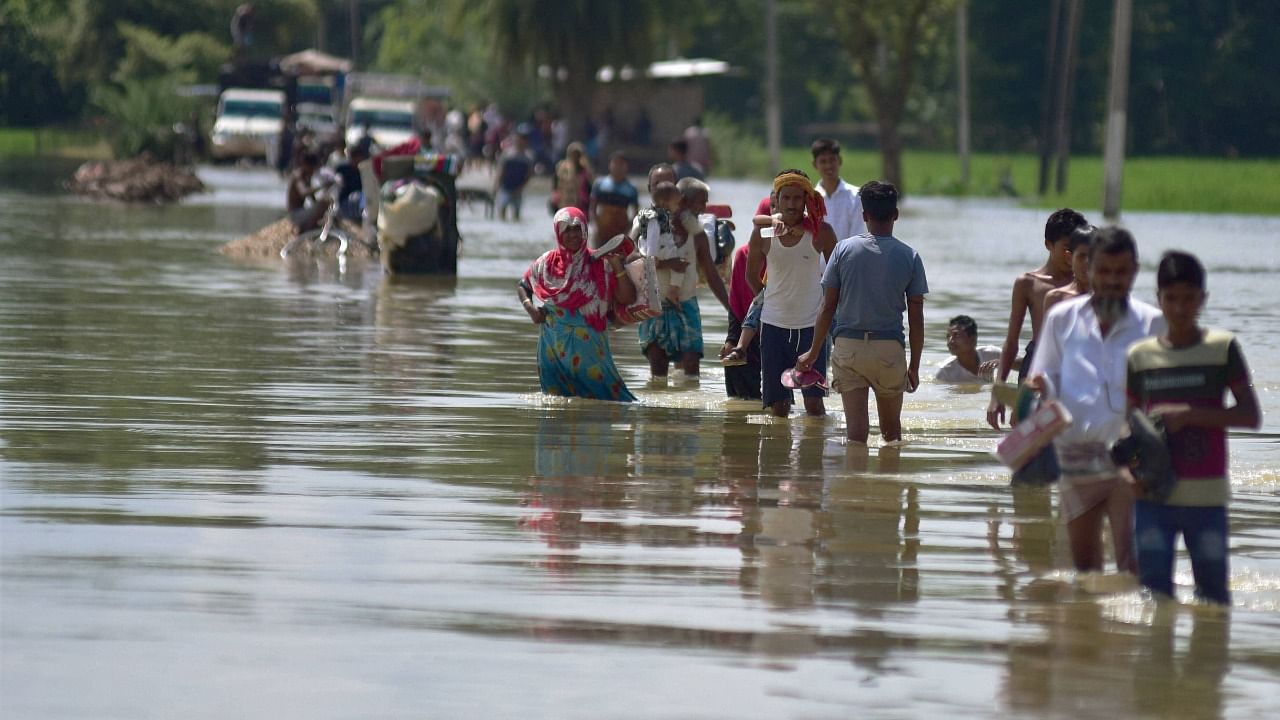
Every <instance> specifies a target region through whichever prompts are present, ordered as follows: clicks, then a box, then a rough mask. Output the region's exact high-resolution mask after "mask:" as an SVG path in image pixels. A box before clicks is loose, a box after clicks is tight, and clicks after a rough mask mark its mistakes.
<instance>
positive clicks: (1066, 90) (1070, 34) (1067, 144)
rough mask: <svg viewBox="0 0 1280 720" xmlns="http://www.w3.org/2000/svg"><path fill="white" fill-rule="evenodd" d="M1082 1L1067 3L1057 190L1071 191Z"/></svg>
mask: <svg viewBox="0 0 1280 720" xmlns="http://www.w3.org/2000/svg"><path fill="white" fill-rule="evenodd" d="M1082 4H1083V2H1082V0H1067V35H1066V37H1065V38H1064V39H1063V41H1062V44H1063V48H1062V55H1063V58H1062V67H1061V68H1060V70H1061V72H1060V74H1059V75H1058V102H1057V106H1058V122H1057V130H1058V137H1057V138H1056V142H1057V146H1058V152H1057V155H1058V177H1057V183H1056V184H1055V189H1056V190H1057V192H1058V193H1059V194H1061V193H1064V192H1066V190H1067V163H1068V162H1069V161H1070V160H1071V108H1072V106H1073V103H1072V97H1071V96H1072V94H1073V91H1074V89H1075V84H1076V83H1075V76H1076V49H1077V46H1078V45H1079V44H1080V41H1079V37H1080V6H1081V5H1082Z"/></svg>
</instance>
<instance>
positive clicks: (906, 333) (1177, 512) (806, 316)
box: [518, 140, 1261, 604]
mask: <svg viewBox="0 0 1280 720" xmlns="http://www.w3.org/2000/svg"><path fill="white" fill-rule="evenodd" d="M812 154H813V158H814V167H815V168H816V169H817V170H818V174H819V182H818V183H816V184H815V183H813V182H812V181H811V180H810V179H809V176H808V175H807V173H805V172H803V171H801V170H797V169H791V170H784V171H783V172H781V173H779V174H778V175H777V177H776V178H775V179H774V183H773V188H772V192H771V194H770V196H769V197H768V198H766V199H764V200H762V201H761V203H760V207H759V209H758V211H757V216H756V217H755V218H754V221H753V230H752V233H751V238H750V240H749V242H748V243H747V245H746V246H744V247H742V248H740V249H739V250H738V251H737V253H735V256H734V258H733V267H732V271H731V280H730V287H729V289H728V291H727V292H726V290H725V288H724V287H723V284H722V283H721V282H720V277H719V275H718V274H717V273H716V272H715V268H714V265H713V264H712V263H711V260H710V252H709V247H708V244H707V238H706V234H705V233H703V232H701V231H700V230H699V229H698V228H697V227H696V226H693V225H690V226H688V227H685V226H684V223H683V222H681V221H679V220H670V219H669V220H668V224H667V225H665V226H664V225H663V224H662V223H661V222H657V223H656V224H654V225H652V227H654V228H656V231H657V233H658V234H659V235H661V234H662V233H667V232H669V233H672V234H673V235H679V234H685V235H687V236H688V239H687V240H686V242H690V243H692V248H691V250H690V251H689V253H688V254H687V255H685V256H683V257H682V258H681V259H679V260H678V261H677V260H674V259H668V258H664V259H662V260H659V261H658V262H660V263H662V265H661V267H663V269H664V270H666V271H671V270H675V271H677V272H683V271H684V270H685V269H686V268H687V267H689V266H691V265H695V264H696V265H697V266H699V267H701V268H702V269H703V271H704V273H705V275H706V277H707V284H708V286H709V287H710V288H711V290H712V292H713V294H714V295H715V296H716V298H717V299H718V300H720V302H721V303H722V304H723V305H725V307H726V309H727V311H728V313H729V322H730V332H729V337H728V339H727V341H726V342H725V344H724V347H723V348H722V349H721V353H720V354H721V357H722V359H723V360H724V362H725V366H726V370H725V375H726V385H727V388H728V390H729V393H730V394H731V395H733V396H736V397H744V398H752V399H757V398H758V399H760V400H761V402H762V404H763V406H764V407H765V408H767V409H769V410H770V411H772V412H773V413H774V414H776V415H778V416H786V415H788V414H789V413H790V410H791V405H792V403H793V402H794V397H793V389H795V388H799V389H801V392H802V396H803V401H804V406H805V410H806V412H807V413H809V414H811V415H821V414H823V413H824V412H825V408H824V405H823V402H824V398H825V396H826V395H827V392H828V383H827V377H828V372H827V370H828V367H827V366H828V364H829V365H830V374H829V376H830V379H831V380H830V384H829V387H830V389H834V390H835V391H836V392H838V393H839V394H840V398H841V402H842V404H843V407H844V411H845V415H846V426H847V427H846V441H847V442H848V443H850V444H857V445H862V444H865V443H866V442H867V439H868V436H869V433H870V423H869V420H868V412H869V399H870V396H871V395H873V394H874V396H875V399H876V405H877V411H878V415H879V429H880V434H881V436H882V438H883V440H884V442H885V443H886V444H895V443H898V442H900V441H901V439H902V425H901V420H900V414H901V409H902V400H903V394H904V393H908V392H913V391H914V390H915V389H916V387H917V386H918V384H919V382H920V377H919V373H920V359H921V352H922V349H923V344H924V321H923V307H924V297H925V295H926V294H927V293H928V292H929V288H928V282H927V279H926V276H925V270H924V264H923V261H922V260H921V258H920V255H919V254H918V253H917V252H916V251H915V250H914V249H913V248H911V247H910V246H909V245H907V244H905V243H903V242H902V241H901V240H899V239H897V238H896V237H895V236H894V225H895V223H896V221H897V220H898V208H897V202H898V195H897V190H896V188H894V186H893V185H892V184H889V183H882V182H877V181H872V182H868V183H866V184H864V185H862V186H861V188H857V187H854V186H851V185H849V184H847V183H845V182H844V181H843V180H841V179H840V177H839V168H840V164H841V161H840V150H839V145H838V144H837V143H835V142H833V141H829V140H820V141H818V142H815V143H814V144H813V147H812ZM615 171H616V172H615ZM674 180H675V172H674V170H673V169H672V168H671V167H670V166H669V165H665V164H664V165H659V166H655V167H654V168H653V169H652V170H651V171H650V173H649V190H650V193H651V194H652V195H655V198H656V196H657V195H660V194H662V193H660V192H658V191H659V189H660V188H661V187H663V186H666V185H668V184H670V183H671V182H673V181H674ZM624 182H625V169H624V168H622V167H621V166H614V165H613V164H612V163H611V173H610V183H612V184H606V185H605V187H606V188H607V190H606V192H609V193H612V192H614V191H615V190H616V184H618V183H624ZM681 185H683V187H682V192H681V194H680V197H681V205H680V206H679V207H678V208H677V209H676V210H675V211H673V212H669V214H668V215H667V217H668V218H679V217H681V212H682V211H690V212H693V213H696V212H698V211H700V210H701V209H702V208H703V207H705V205H706V201H707V192H708V191H707V188H706V185H705V183H702V182H700V181H697V180H685V181H681ZM597 189H598V186H597ZM603 195H604V194H603V193H602V194H601V195H600V196H599V197H598V196H597V193H596V192H595V191H593V193H592V195H591V199H590V205H589V209H590V212H591V216H592V219H593V220H595V221H596V222H597V223H598V224H600V223H601V220H602V219H604V218H608V225H607V226H604V227H601V233H600V235H601V238H602V239H607V238H606V237H605V235H604V233H606V232H607V233H613V231H615V230H617V229H619V228H621V227H622V226H623V225H624V222H623V221H622V219H621V217H622V216H620V215H619V216H616V217H615V216H611V215H610V212H611V211H607V210H604V208H603V207H602V206H601V205H604V206H609V207H616V206H613V205H609V203H601V202H600V201H601V198H602V197H603ZM598 203H599V204H598ZM659 209H661V208H659V207H657V205H656V204H655V206H654V207H651V208H649V209H648V210H647V211H642V212H640V213H639V214H638V216H639V217H641V218H650V219H652V218H655V217H657V216H659V215H660V213H659V212H658V210H659ZM641 224H642V223H640V222H635V223H633V225H632V232H631V237H633V238H636V239H639V240H640V242H639V243H637V245H636V247H635V249H636V251H637V252H640V253H642V254H643V253H652V252H655V251H656V250H655V249H656V248H658V247H660V244H659V243H654V242H647V240H649V239H650V238H646V235H647V233H646V232H644V231H640V232H637V230H638V226H639V225H641ZM554 225H555V229H556V235H557V240H558V243H559V246H558V247H557V248H556V249H554V250H552V251H550V252H548V253H546V254H544V255H543V256H542V257H541V258H539V259H538V260H537V261H536V262H535V263H534V264H533V266H532V267H531V268H530V270H529V272H528V273H526V276H525V280H524V282H522V283H521V286H520V289H519V290H518V294H519V296H520V298H521V301H522V302H523V304H524V306H525V309H526V311H527V312H528V313H529V315H530V318H531V319H532V320H533V322H535V323H538V324H540V325H541V326H542V335H541V340H540V342H539V375H540V378H541V380H542V388H543V391H544V392H548V393H552V394H562V395H579V396H584V397H594V398H601V399H608V400H622V401H630V400H632V399H634V396H633V395H632V394H631V393H630V392H629V391H628V390H627V389H626V387H625V384H624V383H623V382H622V380H621V376H620V375H619V373H618V371H617V369H616V366H615V365H614V363H613V359H612V356H611V354H610V348H609V344H608V338H607V334H606V333H607V329H608V327H609V307H610V303H628V302H631V301H632V300H633V299H634V298H635V293H636V288H635V286H634V284H633V283H632V281H631V279H630V277H629V276H628V274H627V272H626V270H625V267H624V265H623V260H622V257H623V256H624V255H625V254H626V253H627V252H630V247H629V246H626V245H623V246H622V247H624V248H627V249H624V250H622V251H620V252H614V253H609V254H605V255H603V256H602V257H595V256H594V255H593V254H592V252H591V251H590V250H589V249H588V248H587V243H586V242H585V240H579V239H577V235H578V234H579V233H581V234H582V236H583V237H584V238H585V233H586V229H587V215H586V214H584V213H582V212H581V211H580V210H578V209H577V208H566V209H562V210H560V211H559V212H558V213H557V215H556V219H555V221H554ZM598 226H599V225H598ZM579 228H580V230H579ZM566 238H568V239H566ZM1045 247H1046V250H1047V251H1048V258H1047V260H1046V261H1045V263H1044V264H1043V265H1042V266H1041V267H1039V268H1037V269H1035V270H1032V271H1029V272H1027V273H1025V274H1023V275H1021V276H1020V277H1019V278H1018V279H1017V280H1016V282H1015V284H1014V289H1013V295H1012V303H1011V312H1010V319H1009V328H1008V332H1007V335H1006V339H1005V343H1004V346H1003V348H1002V349H1001V351H1000V352H999V355H998V357H997V356H996V355H995V352H994V348H992V349H989V350H986V351H985V352H986V355H982V354H981V353H979V352H978V348H977V347H976V332H977V330H976V324H974V323H973V321H972V319H970V318H967V317H965V316H960V317H957V318H954V319H953V320H952V322H951V324H950V327H949V331H948V347H949V348H951V350H952V352H953V354H955V355H956V358H954V363H952V364H954V365H955V366H956V367H953V368H944V370H946V374H948V376H950V375H955V376H956V377H957V378H960V377H962V376H963V377H966V378H967V377H972V378H973V379H975V380H979V379H982V378H983V377H985V378H987V379H990V378H991V377H992V376H994V378H995V379H997V380H1001V381H1003V380H1004V379H1005V378H1006V377H1007V376H1008V375H1009V373H1010V372H1011V371H1012V369H1013V366H1014V364H1015V362H1018V357H1017V355H1018V342H1019V336H1020V334H1021V328H1022V325H1023V322H1024V320H1025V318H1026V316H1027V315H1030V317H1031V326H1032V339H1031V342H1030V343H1029V344H1028V346H1027V348H1026V350H1025V353H1024V354H1023V357H1022V358H1021V361H1020V367H1019V379H1020V380H1021V381H1022V382H1023V383H1024V385H1025V387H1027V388H1029V389H1030V390H1033V391H1035V392H1036V393H1038V394H1039V396H1040V397H1041V399H1042V400H1049V399H1052V400H1056V401H1057V402H1059V403H1061V404H1062V405H1063V406H1064V407H1065V408H1066V410H1067V411H1068V412H1069V414H1070V416H1071V418H1072V421H1071V423H1070V424H1069V426H1068V427H1067V428H1066V429H1065V430H1064V431H1063V432H1062V433H1061V434H1060V435H1059V436H1058V437H1056V438H1055V439H1054V442H1053V444H1052V445H1051V446H1050V447H1049V448H1047V449H1046V451H1044V452H1042V453H1041V454H1040V455H1039V456H1037V457H1036V458H1034V459H1033V460H1031V461H1030V462H1028V463H1027V465H1026V466H1024V467H1022V468H1019V469H1017V470H1016V471H1015V476H1014V481H1015V482H1022V483H1042V484H1043V483H1049V482H1057V483H1058V485H1059V493H1060V500H1061V509H1062V514H1063V517H1064V520H1065V521H1066V525H1067V533H1068V537H1069V540H1070V546H1071V554H1072V558H1073V562H1074V564H1075V566H1076V568H1077V569H1078V570H1080V571H1082V572H1083V571H1101V570H1102V569H1103V546H1102V526H1103V522H1104V519H1105V520H1106V521H1107V522H1109V523H1110V525H1111V535H1112V538H1113V543H1114V558H1115V562H1116V566H1117V568H1118V569H1119V570H1120V571H1122V572H1128V573H1135V574H1137V575H1138V577H1139V579H1140V581H1141V583H1142V584H1143V585H1144V586H1146V587H1147V588H1149V589H1151V590H1152V591H1153V592H1156V593H1158V594H1162V595H1166V596H1168V595H1172V594H1173V592H1174V586H1173V579H1172V578H1173V567H1174V557H1175V541H1176V538H1177V536H1178V535H1179V534H1181V535H1182V536H1183V538H1184V541H1185V543H1186V546H1187V549H1188V551H1189V553H1190V556H1191V562H1192V572H1193V575H1194V577H1195V584H1196V595H1197V596H1198V597H1200V598H1202V599H1204V600H1206V601H1209V602H1213V603H1220V604H1229V602H1230V592H1229V589H1228V572H1227V554H1228V553H1227V548H1228V542H1227V513H1226V507H1227V504H1228V502H1229V498H1230V483H1229V481H1228V473H1227V464H1228V463H1227V459H1228V454H1227V440H1226V437H1227V436H1226V429H1227V428H1228V427H1257V426H1258V425H1259V424H1260V422H1261V413H1260V410H1259V406H1258V400H1257V396H1256V394H1255V392H1254V390H1253V387H1252V381H1251V379H1250V375H1249V371H1248V367H1247V364H1246V363H1245V360H1244V356H1243V353H1242V351H1241V349H1240V346H1239V343H1238V342H1237V341H1236V340H1235V338H1234V337H1233V336H1232V335H1231V334H1230V333H1227V332H1224V331H1218V330H1211V329H1205V328H1202V327H1201V326H1200V325H1199V324H1198V320H1197V318H1198V316H1199V312H1200V310H1201V309H1202V307H1203V306H1204V303H1205V300H1206V298H1207V293H1206V290H1205V288H1206V278H1205V272H1204V268H1203V267H1202V266H1201V264H1200V262H1199V261H1198V260H1197V259H1196V258H1195V257H1194V256H1193V255H1190V254H1188V253H1184V252H1169V253H1166V254H1165V255H1164V257H1163V258H1162V259H1161V261H1160V264H1159V268H1158V270H1157V288H1158V293H1157V298H1158V301H1159V307H1158V308H1157V307H1154V306H1151V305H1149V304H1147V303H1144V302H1142V301H1140V300H1136V299H1133V298H1132V297H1131V296H1130V293H1131V290H1132V288H1133V284H1134V280H1135V279H1136V277H1137V274H1138V268H1139V266H1138V250H1137V245H1136V243H1135V241H1134V238H1133V236H1132V235H1131V234H1130V233H1129V232H1128V231H1126V230H1124V229H1122V228H1119V227H1106V228H1101V229H1098V228H1094V227H1092V226H1090V225H1089V224H1088V223H1087V222H1086V221H1085V219H1084V217H1083V216H1082V215H1080V213H1078V212H1076V211H1074V210H1070V209H1063V210H1059V211H1057V212H1055V213H1053V214H1052V215H1051V216H1050V217H1049V220H1048V221H1047V222H1046V226H1045ZM687 275H689V276H692V275H695V274H694V273H692V272H690V273H687ZM904 315H905V316H906V318H907V321H906V325H905V327H904V323H903V316H904ZM579 317H581V318H582V319H581V320H579V319H578V318H579ZM568 322H572V323H573V324H572V326H571V330H570V331H569V336H570V339H569V340H568V341H566V340H565V339H564V337H565V330H563V329H561V326H563V325H565V324H566V323H568ZM638 334H639V339H640V345H641V349H642V351H643V353H644V354H645V356H646V358H648V360H649V362H650V370H651V372H652V374H653V376H655V377H662V376H665V375H666V374H667V370H668V367H669V365H670V364H671V363H672V362H679V363H680V364H681V366H682V367H683V369H684V371H685V372H686V373H687V374H691V375H696V374H697V372H698V367H699V365H698V362H699V360H700V359H701V357H702V355H703V352H702V340H701V320H700V310H699V308H698V303H697V298H696V297H694V295H693V292H692V289H690V291H689V292H688V293H687V297H686V294H685V293H683V292H682V293H681V294H680V295H678V296H676V297H672V298H669V299H667V300H666V301H664V302H663V307H662V314H661V315H660V316H659V317H656V318H653V319H652V320H649V321H646V322H645V323H643V324H641V326H640V328H639V332H638ZM575 345H577V347H576V348H575ZM805 377H810V378H811V379H810V380H807V381H805V380H803V378H805ZM940 377H941V374H940ZM788 379H790V380H792V382H787V380H788ZM1228 393H1230V394H1231V396H1232V398H1233V404H1232V405H1230V406H1228V405H1227V404H1226V402H1225V397H1226V395H1227V394H1228ZM1133 411H1140V412H1141V413H1144V414H1146V415H1147V416H1149V417H1155V418H1158V419H1159V423H1160V424H1162V426H1163V431H1164V432H1165V433H1166V441H1165V446H1166V447H1167V449H1168V452H1169V455H1170V457H1171V465H1172V468H1173V470H1172V472H1173V475H1174V476H1175V477H1176V479H1177V480H1176V484H1175V485H1174V487H1173V490H1172V492H1171V493H1169V494H1167V495H1164V494H1161V495H1157V494H1156V493H1155V492H1154V491H1153V490H1152V488H1149V487H1147V486H1146V485H1144V482H1143V480H1142V479H1141V476H1140V475H1135V473H1134V472H1131V471H1130V469H1129V468H1128V467H1126V466H1125V465H1124V461H1123V459H1122V458H1119V457H1118V456H1115V455H1114V454H1113V448H1114V446H1115V445H1116V443H1117V442H1118V441H1119V440H1121V439H1122V437H1123V436H1125V435H1127V434H1128V432H1129V430H1128V428H1129V426H1130V422H1131V413H1132V412H1133ZM1009 419H1010V420H1012V418H1009ZM987 420H988V422H989V423H990V424H991V425H992V427H994V428H997V429H999V428H1001V427H1002V424H1003V423H1004V422H1005V420H1006V409H1005V408H1004V407H1003V406H1002V405H1001V404H1000V403H999V402H998V401H996V400H994V399H993V400H992V403H991V405H990V406H989V407H988V408H987Z"/></svg>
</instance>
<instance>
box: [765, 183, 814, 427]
mask: <svg viewBox="0 0 1280 720" xmlns="http://www.w3.org/2000/svg"><path fill="white" fill-rule="evenodd" d="M773 193H774V195H775V196H776V198H777V210H778V213H779V214H780V215H781V216H782V223H783V225H785V226H786V233H785V234H782V235H777V236H774V237H765V236H762V235H761V232H760V230H761V229H760V228H759V227H757V228H755V230H753V231H752V233H751V239H750V240H749V241H748V248H749V249H748V251H747V282H748V283H749V284H750V285H751V289H752V290H754V291H756V292H757V293H761V292H763V293H764V304H763V308H762V310H761V313H760V371H761V373H762V375H761V394H762V395H763V401H764V406H765V407H766V408H769V409H771V410H772V411H773V414H774V415H776V416H777V417H787V416H788V415H790V414H791V405H792V403H793V402H794V400H795V398H794V395H793V394H792V392H791V390H790V389H788V388H786V387H784V386H783V384H782V373H783V371H784V370H787V369H789V368H792V367H795V366H796V360H797V358H799V356H800V355H801V354H802V353H804V352H805V351H806V350H808V349H809V348H810V346H812V345H813V338H814V324H815V323H816V322H817V319H818V310H819V309H820V308H821V306H822V284H821V282H822V268H823V266H824V264H825V263H826V261H827V260H830V259H831V253H832V251H834V250H835V248H836V234H835V232H834V231H833V230H832V229H831V226H830V225H828V224H827V222H826V220H825V218H826V214H827V209H826V207H827V206H826V203H825V202H824V201H823V199H822V195H821V194H819V193H818V191H817V189H815V188H814V186H813V181H811V180H810V179H809V176H808V175H807V174H805V172H804V171H803V170H796V169H792V170H783V171H782V172H780V173H778V175H777V177H775V178H774V179H773ZM766 263H767V264H768V268H769V282H768V284H767V285H765V283H764V281H763V280H762V275H763V271H764V268H765V265H766ZM812 355H813V356H812V357H811V358H809V364H808V365H807V366H806V367H810V368H813V369H816V370H817V371H818V372H819V373H820V374H822V375H824V376H825V375H826V372H827V346H826V344H825V343H821V344H820V347H819V348H818V352H817V353H813V354H812ZM801 394H802V395H803V396H804V409H805V412H806V413H808V414H809V415H814V416H818V415H824V414H826V408H825V406H824V403H823V398H824V397H825V396H826V390H825V389H823V388H822V387H820V386H818V385H814V386H811V387H806V388H804V389H803V390H802V391H801Z"/></svg>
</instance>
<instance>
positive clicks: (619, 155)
mask: <svg viewBox="0 0 1280 720" xmlns="http://www.w3.org/2000/svg"><path fill="white" fill-rule="evenodd" d="M614 160H621V161H622V162H624V163H627V164H628V165H630V164H631V163H630V162H628V161H627V154H626V153H624V152H622V151H621V150H614V151H613V152H611V153H609V162H613V161H614Z"/></svg>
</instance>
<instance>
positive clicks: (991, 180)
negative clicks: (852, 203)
mask: <svg viewBox="0 0 1280 720" xmlns="http://www.w3.org/2000/svg"><path fill="white" fill-rule="evenodd" d="M843 154H844V156H845V160H844V170H843V172H842V173H841V174H842V175H843V176H844V177H845V178H846V179H848V180H849V181H850V182H865V181H867V180H870V179H873V178H875V177H877V176H878V175H879V174H880V155H879V153H877V152H875V151H864V150H852V151H851V150H845V151H844V153H843ZM782 162H783V166H784V167H799V168H804V169H805V170H806V171H809V170H811V169H812V160H811V157H810V155H809V152H808V150H807V149H804V148H787V149H786V150H785V151H784V152H783V157H782ZM1069 167H1070V172H1069V174H1068V182H1067V191H1066V192H1065V193H1062V194H1057V193H1050V194H1048V195H1045V196H1043V197H1037V196H1036V189H1037V187H1036V186H1037V184H1038V178H1039V160H1038V159H1037V158H1036V157H1033V156H1031V155H996V154H980V155H974V156H972V158H971V159H970V163H969V168H970V170H969V177H970V180H969V188H968V190H967V192H966V191H964V190H963V189H962V188H961V187H960V183H959V177H960V162H959V160H958V159H957V157H956V156H955V154H954V153H942V152H907V153H906V156H905V158H904V161H903V175H904V184H905V185H906V190H907V192H908V193H910V194H914V195H953V196H956V195H970V196H983V197H997V196H1007V195H1009V194H1010V193H1009V192H1008V190H1007V189H1006V188H1008V187H1011V188H1012V189H1013V191H1015V193H1016V196H1017V197H1018V198H1020V199H1021V201H1022V202H1023V203H1025V204H1027V205H1030V206H1034V207H1075V208H1083V209H1090V210H1096V209H1098V208H1100V207H1101V206H1102V181H1103V173H1102V158H1100V157H1096V156H1083V157H1075V158H1072V159H1071V163H1070V166H1069ZM811 174H812V173H811ZM1002 179H1004V180H1005V181H1004V182H1002ZM1121 207H1122V208H1123V209H1125V210H1168V211H1175V212H1210V213H1247V214H1264V215H1280V159H1272V160H1231V159H1225V158H1191V157H1138V158H1129V159H1128V160H1127V161H1126V162H1125V169H1124V190H1123V194H1122V197H1121Z"/></svg>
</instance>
